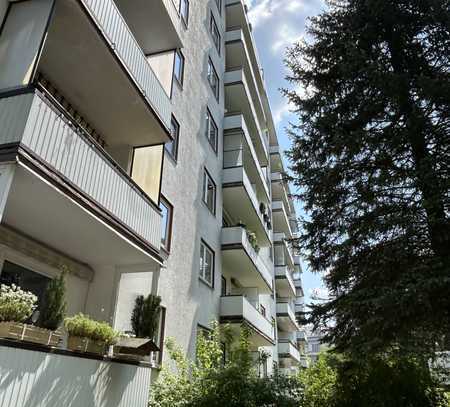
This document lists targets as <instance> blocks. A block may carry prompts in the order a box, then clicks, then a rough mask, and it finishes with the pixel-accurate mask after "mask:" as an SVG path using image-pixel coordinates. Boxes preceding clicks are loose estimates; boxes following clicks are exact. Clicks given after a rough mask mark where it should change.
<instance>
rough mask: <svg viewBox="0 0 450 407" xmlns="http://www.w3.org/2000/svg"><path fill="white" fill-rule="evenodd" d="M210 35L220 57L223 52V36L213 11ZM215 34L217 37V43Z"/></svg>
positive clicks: (210, 21)
mask: <svg viewBox="0 0 450 407" xmlns="http://www.w3.org/2000/svg"><path fill="white" fill-rule="evenodd" d="M209 33H210V34H211V37H212V40H213V44H214V46H215V48H216V50H217V53H218V54H219V55H220V52H221V50H222V35H221V34H220V31H219V26H218V25H217V22H216V19H215V18H214V14H213V12H212V10H211V18H210V20H209ZM214 33H215V34H216V35H217V43H216V41H215V38H216V37H215V36H214Z"/></svg>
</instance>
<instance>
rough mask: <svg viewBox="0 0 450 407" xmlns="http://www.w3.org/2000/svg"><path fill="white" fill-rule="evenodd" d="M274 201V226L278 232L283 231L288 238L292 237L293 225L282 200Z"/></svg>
mask: <svg viewBox="0 0 450 407" xmlns="http://www.w3.org/2000/svg"><path fill="white" fill-rule="evenodd" d="M276 203H277V204H278V205H274V204H275V202H274V203H272V217H273V228H274V230H276V231H277V232H283V233H284V234H285V235H286V237H287V238H291V237H292V232H291V226H290V223H289V219H288V217H287V214H286V211H285V208H284V205H283V204H282V201H277V202H276Z"/></svg>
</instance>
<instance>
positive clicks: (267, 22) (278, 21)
mask: <svg viewBox="0 0 450 407" xmlns="http://www.w3.org/2000/svg"><path fill="white" fill-rule="evenodd" d="M246 1H247V5H248V8H249V18H250V21H251V23H252V27H253V34H254V36H255V40H256V45H257V48H258V53H259V58H260V62H261V65H262V68H263V70H264V78H265V82H266V87H267V91H268V94H269V100H270V104H271V107H272V114H273V117H274V120H275V125H276V127H277V133H278V138H279V143H280V146H281V147H282V149H283V150H287V149H288V148H289V145H290V142H289V139H288V137H287V135H286V131H285V129H286V127H287V126H288V124H289V121H295V116H293V115H292V114H291V113H290V111H289V105H288V103H287V101H286V99H285V98H284V97H283V96H282V95H281V93H280V91H279V89H280V88H285V87H287V86H288V84H287V83H286V81H285V79H284V78H285V76H286V73H287V71H286V68H285V66H284V63H283V59H284V56H285V51H286V47H288V46H290V45H291V44H293V43H294V42H296V41H298V40H299V39H301V38H302V37H303V36H304V34H305V25H306V23H307V18H308V17H311V16H314V15H317V14H319V13H320V12H321V10H323V9H324V8H325V2H324V0H246ZM284 161H285V168H288V165H287V164H288V163H287V162H286V160H284ZM296 208H297V213H298V214H301V213H303V212H302V206H301V203H299V202H296ZM302 266H303V276H302V279H303V287H304V291H305V297H306V298H305V301H306V303H310V302H311V301H312V300H311V294H312V290H314V289H317V290H318V294H319V296H326V290H325V289H324V287H323V284H322V280H321V277H320V276H319V275H316V274H313V273H311V272H309V271H308V267H307V264H306V263H304V262H303V264H302Z"/></svg>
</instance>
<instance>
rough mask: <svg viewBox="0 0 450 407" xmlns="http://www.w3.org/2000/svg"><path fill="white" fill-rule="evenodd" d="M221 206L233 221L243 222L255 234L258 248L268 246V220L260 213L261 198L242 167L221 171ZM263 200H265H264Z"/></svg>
mask: <svg viewBox="0 0 450 407" xmlns="http://www.w3.org/2000/svg"><path fill="white" fill-rule="evenodd" d="M222 187H223V206H224V208H225V209H226V211H227V212H228V213H229V214H230V216H232V217H233V218H234V219H236V220H239V221H241V222H243V223H244V224H245V225H246V226H247V228H248V229H249V230H251V231H253V232H255V234H256V238H257V240H258V244H259V245H260V246H268V245H269V244H270V236H269V231H268V228H267V223H268V220H269V219H268V218H267V219H264V215H263V213H262V212H261V202H263V197H262V196H261V195H259V196H260V198H258V194H257V191H256V189H255V187H254V185H253V184H252V182H251V181H250V179H249V177H248V175H247V173H246V171H245V169H244V167H236V168H226V169H224V171H223V179H222ZM264 199H265V198H264Z"/></svg>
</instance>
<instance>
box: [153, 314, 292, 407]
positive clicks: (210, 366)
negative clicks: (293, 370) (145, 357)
mask: <svg viewBox="0 0 450 407" xmlns="http://www.w3.org/2000/svg"><path fill="white" fill-rule="evenodd" d="M212 328H213V329H212V331H211V333H210V334H209V335H207V336H205V335H199V336H198V338H197V353H196V360H195V361H189V360H188V359H187V358H186V357H185V356H184V354H183V352H182V351H181V349H180V348H179V347H178V346H177V345H176V344H175V342H174V341H173V340H171V339H169V340H168V341H167V342H166V349H167V350H168V351H169V354H170V357H171V359H172V360H173V361H174V362H175V365H176V368H177V371H176V372H175V373H173V372H171V371H169V370H167V369H163V372H162V374H161V376H160V378H159V380H158V381H157V382H156V383H155V384H153V385H152V391H151V399H150V404H149V406H150V407H181V406H187V407H223V406H227V407H263V406H264V407H265V406H267V407H269V406H277V407H299V406H300V405H301V404H300V401H301V388H300V387H299V383H298V380H297V379H296V378H288V377H284V376H280V375H278V374H276V375H275V376H273V377H269V378H260V377H259V376H258V374H257V369H256V366H255V364H254V361H253V359H252V357H251V352H250V341H249V338H250V331H249V329H248V328H247V327H246V326H245V325H244V326H242V330H241V335H240V338H239V341H237V343H235V344H234V343H233V342H232V338H231V335H230V332H229V329H228V328H227V327H219V326H218V324H217V323H214V324H213V326H212ZM223 343H225V346H226V347H227V349H229V350H230V351H229V355H230V356H229V358H227V360H226V361H224V358H223Z"/></svg>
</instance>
